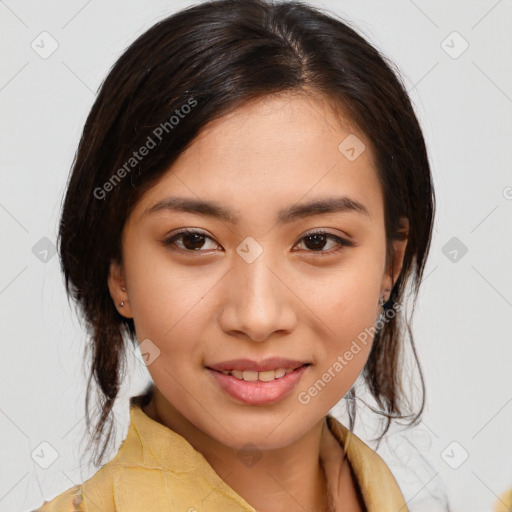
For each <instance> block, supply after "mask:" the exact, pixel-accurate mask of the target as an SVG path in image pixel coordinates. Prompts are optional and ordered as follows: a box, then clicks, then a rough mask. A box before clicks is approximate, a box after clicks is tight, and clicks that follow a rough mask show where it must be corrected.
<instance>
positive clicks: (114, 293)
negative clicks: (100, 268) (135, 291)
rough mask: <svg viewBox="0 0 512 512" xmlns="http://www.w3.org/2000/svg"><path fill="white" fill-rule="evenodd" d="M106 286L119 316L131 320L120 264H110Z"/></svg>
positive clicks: (113, 262) (114, 262)
mask: <svg viewBox="0 0 512 512" xmlns="http://www.w3.org/2000/svg"><path fill="white" fill-rule="evenodd" d="M107 284H108V289H109V291H110V296H111V297H112V300H113V301H114V305H115V307H116V309H117V311H118V312H119V314H120V315H122V316H124V317H125V318H133V314H132V310H131V307H130V301H129V300H128V293H127V291H126V283H125V277H124V270H123V267H122V265H121V264H120V263H118V262H116V261H111V262H110V269H109V274H108V283H107Z"/></svg>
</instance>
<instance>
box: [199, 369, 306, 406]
mask: <svg viewBox="0 0 512 512" xmlns="http://www.w3.org/2000/svg"><path fill="white" fill-rule="evenodd" d="M307 368H308V367H307V366H300V367H299V368H297V369H295V370H294V371H293V372H290V373H287V374H286V375H285V376H284V377H281V378H279V379H274V380H271V381H270V382H262V381H259V380H257V381H253V382H249V381H245V380H240V379H237V378H235V377H233V376H232V375H224V374H223V373H221V372H218V371H215V370H212V369H210V368H207V370H208V371H209V372H210V373H211V374H212V375H213V377H214V378H215V379H216V380H217V382H218V383H219V385H220V387H221V388H222V389H223V390H224V391H225V392H226V393H227V394H228V395H230V396H231V397H233V398H236V399H237V400H240V401H242V402H244V403H246V404H250V405H265V404H270V403H273V402H277V401H278V400H281V399H282V398H284V397H285V396H286V395H287V394H288V393H290V391H292V389H293V388H294V387H295V386H296V385H297V383H298V382H299V380H300V378H301V377H302V374H303V373H304V372H305V371H306V369H307Z"/></svg>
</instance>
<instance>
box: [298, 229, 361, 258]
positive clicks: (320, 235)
mask: <svg viewBox="0 0 512 512" xmlns="http://www.w3.org/2000/svg"><path fill="white" fill-rule="evenodd" d="M301 243H304V245H305V246H306V249H307V250H309V251H312V252H324V253H332V252H337V251H339V250H341V248H342V247H353V246H354V245H355V244H354V243H353V242H350V241H349V240H346V239H344V238H341V237H339V236H336V235H333V234H331V233H326V232H324V231H317V232H315V233H310V234H308V235H306V236H304V237H303V238H302V239H301ZM325 247H327V250H324V249H325ZM333 247H338V249H335V250H334V251H331V250H330V249H332V248H333Z"/></svg>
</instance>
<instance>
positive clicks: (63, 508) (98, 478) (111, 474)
mask: <svg viewBox="0 0 512 512" xmlns="http://www.w3.org/2000/svg"><path fill="white" fill-rule="evenodd" d="M118 470H119V466H118V465H117V464H116V463H115V462H114V461H110V462H108V463H107V464H105V465H104V466H103V467H101V468H100V469H99V470H98V471H96V473H94V474H93V475H92V476H91V477H90V478H89V479H87V480H86V481H85V482H83V483H82V484H77V485H74V486H73V487H71V488H69V489H67V490H66V491H64V492H62V493H61V494H59V495H57V496H55V498H52V499H51V500H49V501H45V502H44V503H43V504H42V505H41V506H40V507H39V508H37V509H35V510H33V511H31V512H88V511H89V505H90V504H94V505H95V506H97V507H99V508H100V510H101V511H102V512H113V511H114V510H116V508H115V503H114V499H113V494H112V487H113V482H114V480H115V479H116V473H117V472H118ZM88 504H89V505H88ZM93 509H94V510H96V509H95V508H94V507H93Z"/></svg>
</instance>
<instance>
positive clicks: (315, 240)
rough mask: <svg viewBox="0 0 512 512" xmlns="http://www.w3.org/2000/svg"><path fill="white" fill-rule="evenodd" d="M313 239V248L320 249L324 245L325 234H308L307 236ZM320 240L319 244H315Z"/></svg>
mask: <svg viewBox="0 0 512 512" xmlns="http://www.w3.org/2000/svg"><path fill="white" fill-rule="evenodd" d="M307 238H308V239H309V240H312V241H313V247H312V248H313V249H322V248H323V247H324V246H325V238H326V237H325V235H309V236H308V237H307ZM318 242H320V245H317V244H318Z"/></svg>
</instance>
